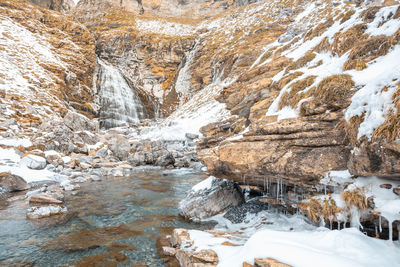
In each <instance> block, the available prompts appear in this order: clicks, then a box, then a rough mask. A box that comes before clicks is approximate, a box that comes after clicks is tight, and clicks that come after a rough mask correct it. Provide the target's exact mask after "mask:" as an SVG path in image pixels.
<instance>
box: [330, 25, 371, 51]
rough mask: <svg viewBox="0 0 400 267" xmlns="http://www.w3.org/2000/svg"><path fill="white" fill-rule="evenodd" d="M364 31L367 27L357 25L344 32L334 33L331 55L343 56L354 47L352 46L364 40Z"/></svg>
mask: <svg viewBox="0 0 400 267" xmlns="http://www.w3.org/2000/svg"><path fill="white" fill-rule="evenodd" d="M366 29H367V25H365V24H357V25H354V26H353V27H351V28H350V29H348V30H346V31H345V32H339V33H336V34H335V36H334V41H333V43H332V48H331V49H332V53H335V54H337V55H339V56H342V55H343V54H345V53H346V52H347V51H349V50H350V49H351V48H353V47H354V44H356V43H358V42H360V41H361V40H362V39H365V37H364V36H363V34H364V32H365V30H366Z"/></svg>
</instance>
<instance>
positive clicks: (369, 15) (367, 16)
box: [360, 6, 381, 23]
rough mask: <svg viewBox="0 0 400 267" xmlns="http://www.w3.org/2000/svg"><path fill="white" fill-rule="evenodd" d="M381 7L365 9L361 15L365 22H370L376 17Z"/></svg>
mask: <svg viewBox="0 0 400 267" xmlns="http://www.w3.org/2000/svg"><path fill="white" fill-rule="evenodd" d="M380 9H381V6H372V7H369V8H367V9H366V10H364V11H363V12H362V13H361V15H360V17H361V18H362V20H363V22H366V23H370V22H372V21H373V20H374V19H375V16H376V13H378V11H379V10H380Z"/></svg>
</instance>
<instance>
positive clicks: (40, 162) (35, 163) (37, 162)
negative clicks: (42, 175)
mask: <svg viewBox="0 0 400 267" xmlns="http://www.w3.org/2000/svg"><path fill="white" fill-rule="evenodd" d="M19 165H20V166H22V167H28V168H30V169H34V170H42V169H44V168H45V167H46V159H45V158H43V157H39V156H36V155H31V154H28V155H26V156H25V157H23V158H22V159H21V161H20V162H19Z"/></svg>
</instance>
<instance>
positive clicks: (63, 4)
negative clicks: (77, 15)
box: [29, 0, 75, 13]
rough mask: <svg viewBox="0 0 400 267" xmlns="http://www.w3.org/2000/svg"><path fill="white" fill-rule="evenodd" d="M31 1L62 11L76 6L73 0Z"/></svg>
mask: <svg viewBox="0 0 400 267" xmlns="http://www.w3.org/2000/svg"><path fill="white" fill-rule="evenodd" d="M29 2H31V3H33V4H35V5H38V6H41V7H44V8H47V9H51V10H55V11H59V12H62V13H66V12H68V11H70V10H71V9H72V8H73V7H74V6H75V3H74V1H73V0H29Z"/></svg>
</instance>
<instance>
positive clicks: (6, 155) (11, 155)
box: [0, 147, 21, 162]
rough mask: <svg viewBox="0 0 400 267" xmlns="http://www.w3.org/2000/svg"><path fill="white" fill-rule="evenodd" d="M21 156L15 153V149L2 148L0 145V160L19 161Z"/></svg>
mask: <svg viewBox="0 0 400 267" xmlns="http://www.w3.org/2000/svg"><path fill="white" fill-rule="evenodd" d="M20 159H21V157H20V156H19V155H18V154H17V153H15V150H14V149H12V148H9V149H3V148H1V147H0V160H9V161H12V162H19V161H20Z"/></svg>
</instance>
